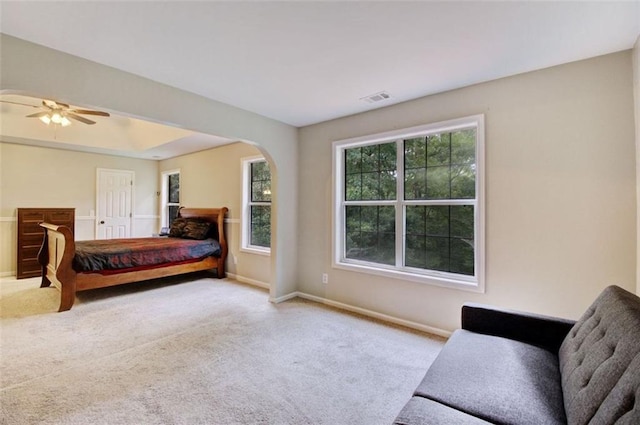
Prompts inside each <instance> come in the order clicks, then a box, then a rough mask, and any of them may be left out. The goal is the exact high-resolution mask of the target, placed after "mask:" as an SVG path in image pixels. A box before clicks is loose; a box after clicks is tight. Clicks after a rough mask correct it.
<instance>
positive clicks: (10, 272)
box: [0, 270, 16, 277]
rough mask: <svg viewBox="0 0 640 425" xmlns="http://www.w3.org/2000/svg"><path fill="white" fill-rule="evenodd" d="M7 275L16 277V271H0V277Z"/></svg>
mask: <svg viewBox="0 0 640 425" xmlns="http://www.w3.org/2000/svg"><path fill="white" fill-rule="evenodd" d="M9 276H13V277H16V271H15V270H12V271H9V272H0V277H9Z"/></svg>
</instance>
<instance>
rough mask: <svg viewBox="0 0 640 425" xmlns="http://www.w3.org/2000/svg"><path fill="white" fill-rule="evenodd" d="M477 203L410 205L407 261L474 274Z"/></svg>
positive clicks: (412, 264) (415, 265) (433, 268)
mask: <svg viewBox="0 0 640 425" xmlns="http://www.w3.org/2000/svg"><path fill="white" fill-rule="evenodd" d="M473 220H474V207H473V206H472V205H455V206H407V207H406V222H405V223H406V247H405V259H404V262H405V265H406V266H408V267H416V268H421V269H427V270H438V271H444V272H451V273H459V274H466V275H473V273H474V239H473V238H474V221H473Z"/></svg>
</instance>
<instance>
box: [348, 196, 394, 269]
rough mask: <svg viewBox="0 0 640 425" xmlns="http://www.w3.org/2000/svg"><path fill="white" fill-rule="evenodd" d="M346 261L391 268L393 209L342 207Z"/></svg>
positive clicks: (392, 263) (392, 261) (382, 207)
mask: <svg viewBox="0 0 640 425" xmlns="http://www.w3.org/2000/svg"><path fill="white" fill-rule="evenodd" d="M345 213H346V214H345V215H346V223H345V224H346V244H345V248H346V253H345V255H346V258H351V259H355V260H363V261H370V262H373V263H380V264H390V265H394V264H395V262H396V254H395V207H391V206H346V207H345Z"/></svg>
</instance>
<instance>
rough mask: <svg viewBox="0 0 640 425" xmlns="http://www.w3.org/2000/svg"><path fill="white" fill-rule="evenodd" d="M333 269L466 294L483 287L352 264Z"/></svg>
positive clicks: (334, 266) (340, 263) (468, 282)
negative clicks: (464, 292)
mask: <svg viewBox="0 0 640 425" xmlns="http://www.w3.org/2000/svg"><path fill="white" fill-rule="evenodd" d="M333 268H335V269H341V270H348V271H352V272H358V273H366V274H371V275H376V276H383V277H388V278H392V279H398V280H406V281H410V282H417V283H422V284H426V285H431V286H440V287H444V288H449V289H457V290H461V291H467V292H476V293H484V292H485V291H484V285H483V284H482V283H481V281H465V280H456V279H451V278H448V277H438V276H430V275H422V274H417V273H411V272H407V271H401V270H395V269H384V268H378V267H371V266H366V265H363V264H353V263H343V262H334V264H333Z"/></svg>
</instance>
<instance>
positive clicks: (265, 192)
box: [251, 161, 271, 202]
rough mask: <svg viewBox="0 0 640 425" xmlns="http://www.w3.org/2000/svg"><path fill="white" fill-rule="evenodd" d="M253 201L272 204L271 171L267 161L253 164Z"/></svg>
mask: <svg viewBox="0 0 640 425" xmlns="http://www.w3.org/2000/svg"><path fill="white" fill-rule="evenodd" d="M251 201H252V202H271V171H270V170H269V164H268V163H267V162H266V161H259V162H252V163H251Z"/></svg>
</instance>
